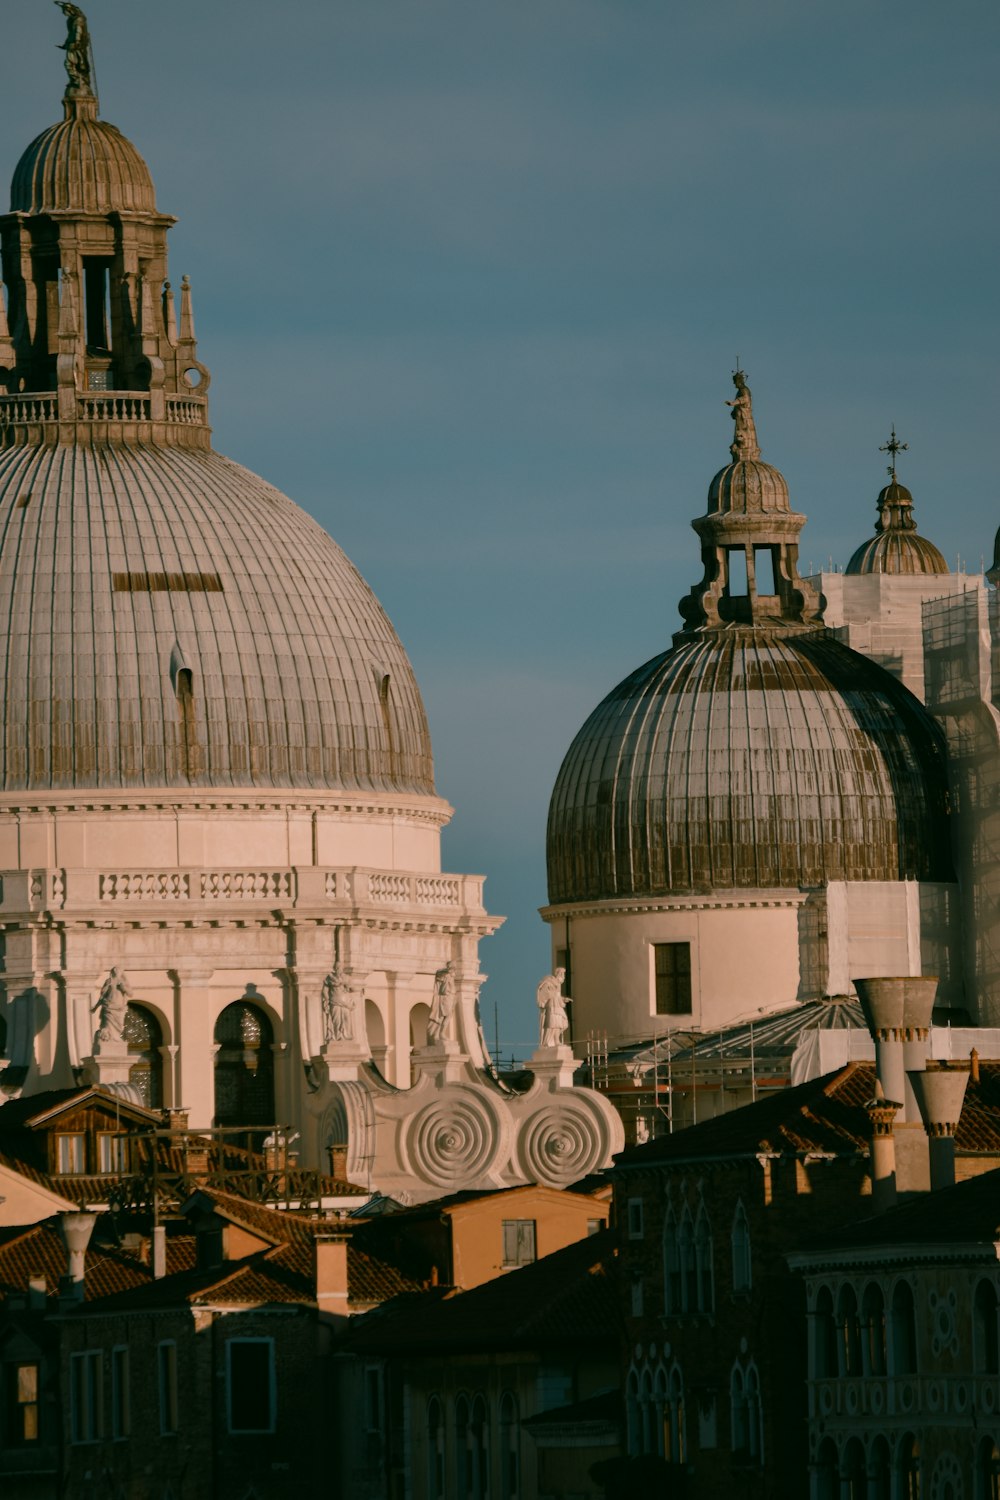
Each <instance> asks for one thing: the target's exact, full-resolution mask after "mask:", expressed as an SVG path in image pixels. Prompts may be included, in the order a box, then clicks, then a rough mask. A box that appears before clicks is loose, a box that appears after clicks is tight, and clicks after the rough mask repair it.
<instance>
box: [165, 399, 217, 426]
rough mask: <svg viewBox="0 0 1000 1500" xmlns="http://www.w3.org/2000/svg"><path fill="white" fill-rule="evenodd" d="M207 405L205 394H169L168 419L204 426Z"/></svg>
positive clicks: (189, 424) (188, 424)
mask: <svg viewBox="0 0 1000 1500" xmlns="http://www.w3.org/2000/svg"><path fill="white" fill-rule="evenodd" d="M207 405H208V403H207V401H206V400H205V398H204V396H168V397H167V421H168V422H181V423H184V424H186V425H187V426H190V427H203V426H204V424H205V415H206V408H207Z"/></svg>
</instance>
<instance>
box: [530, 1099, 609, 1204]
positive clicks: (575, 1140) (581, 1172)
mask: <svg viewBox="0 0 1000 1500" xmlns="http://www.w3.org/2000/svg"><path fill="white" fill-rule="evenodd" d="M613 1149H614V1146H613V1143H612V1142H611V1140H610V1138H609V1132H608V1128H607V1123H606V1121H605V1120H604V1119H603V1117H602V1116H601V1115H600V1114H598V1113H597V1111H596V1110H592V1109H590V1108H588V1107H587V1103H586V1101H585V1100H584V1099H574V1098H568V1097H567V1096H566V1095H564V1094H563V1095H560V1096H559V1098H558V1101H556V1100H553V1101H552V1103H550V1104H546V1105H544V1106H543V1107H542V1108H541V1109H539V1110H536V1112H535V1113H534V1114H533V1115H530V1116H529V1117H528V1119H527V1120H525V1122H524V1124H523V1125H522V1126H521V1131H520V1135H519V1137H518V1150H517V1154H518V1158H519V1161H520V1167H521V1171H522V1173H523V1174H524V1176H525V1177H526V1178H527V1180H528V1181H529V1182H543V1183H545V1184H547V1185H548V1186H549V1187H565V1186H566V1184H567V1183H570V1182H576V1181H578V1179H579V1178H581V1177H586V1176H587V1174H588V1173H589V1172H595V1171H597V1170H598V1169H599V1168H601V1167H603V1166H605V1165H606V1164H607V1162H608V1159H609V1156H610V1154H611V1152H612V1150H613Z"/></svg>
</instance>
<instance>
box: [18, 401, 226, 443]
mask: <svg viewBox="0 0 1000 1500" xmlns="http://www.w3.org/2000/svg"><path fill="white" fill-rule="evenodd" d="M59 403H60V396H59V394H57V393H56V392H55V391H38V392H35V391H25V392H22V393H20V394H18V395H14V396H0V447H10V446H11V445H13V444H21V443H54V442H56V441H57V440H58V436H59V432H60V429H61V428H69V429H70V430H72V429H74V428H75V427H77V426H79V425H80V424H87V425H88V426H89V427H90V428H91V429H92V430H93V431H95V432H96V434H97V435H98V436H101V437H106V438H119V439H121V440H129V439H131V440H133V441H138V440H147V439H149V438H150V437H152V438H153V439H154V440H156V441H162V442H167V443H173V444H181V445H186V446H189V447H190V446H195V447H205V446H207V443H208V401H207V398H206V397H204V396H196V395H193V394H192V395H166V394H163V395H160V396H158V397H157V398H156V399H155V400H154V397H153V396H152V395H151V393H150V392H149V391H83V392H79V393H78V394H77V396H76V401H75V413H74V415H73V416H71V417H67V416H66V413H65V409H64V410H63V414H62V415H60V408H59ZM192 429H196V430H192ZM185 434H186V435H185Z"/></svg>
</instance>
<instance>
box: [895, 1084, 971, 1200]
mask: <svg viewBox="0 0 1000 1500" xmlns="http://www.w3.org/2000/svg"><path fill="white" fill-rule="evenodd" d="M908 1078H909V1082H910V1085H911V1087H912V1089H913V1094H914V1097H915V1099H916V1101H917V1105H918V1107H919V1109H920V1117H921V1119H922V1120H923V1122H924V1129H925V1130H926V1131H927V1140H928V1152H929V1159H930V1170H931V1191H932V1192H937V1190H938V1188H945V1187H953V1186H954V1184H955V1132H956V1130H957V1129H958V1122H959V1119H960V1118H961V1114H962V1103H963V1101H964V1099H965V1090H966V1088H967V1087H968V1083H969V1069H968V1068H965V1067H961V1066H959V1067H955V1068H949V1067H948V1066H947V1064H941V1063H928V1065H927V1067H926V1068H925V1069H924V1070H923V1071H922V1072H919V1073H918V1072H913V1073H910V1074H909V1075H908Z"/></svg>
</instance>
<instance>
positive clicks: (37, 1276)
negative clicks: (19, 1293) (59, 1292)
mask: <svg viewBox="0 0 1000 1500" xmlns="http://www.w3.org/2000/svg"><path fill="white" fill-rule="evenodd" d="M48 1300H49V1286H48V1282H47V1281H46V1279H45V1277H44V1276H43V1274H42V1272H41V1271H35V1272H34V1274H33V1275H31V1276H29V1277H28V1308H29V1310H30V1311H31V1312H41V1311H42V1309H43V1308H45V1307H46V1305H47V1304H48Z"/></svg>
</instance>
